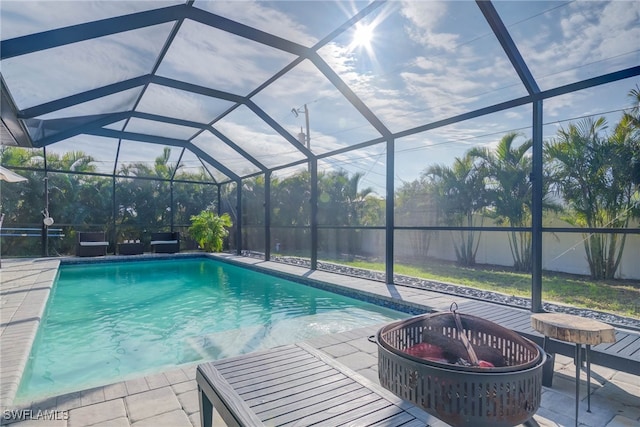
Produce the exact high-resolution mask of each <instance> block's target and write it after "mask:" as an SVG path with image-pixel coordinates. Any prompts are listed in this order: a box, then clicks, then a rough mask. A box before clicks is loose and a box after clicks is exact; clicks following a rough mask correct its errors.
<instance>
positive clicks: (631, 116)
mask: <svg viewBox="0 0 640 427" xmlns="http://www.w3.org/2000/svg"><path fill="white" fill-rule="evenodd" d="M627 96H628V97H629V98H630V99H631V105H632V107H631V109H630V110H629V111H627V112H625V114H624V117H623V119H622V120H623V124H624V125H625V126H628V127H630V128H631V131H632V132H635V136H633V137H632V138H631V141H630V147H629V148H630V150H629V151H630V152H629V153H627V154H628V155H629V157H628V158H629V163H630V164H631V179H632V181H633V182H634V183H635V184H636V185H637V186H640V87H638V85H636V87H635V88H634V89H631V90H630V91H629V93H628V94H627Z"/></svg>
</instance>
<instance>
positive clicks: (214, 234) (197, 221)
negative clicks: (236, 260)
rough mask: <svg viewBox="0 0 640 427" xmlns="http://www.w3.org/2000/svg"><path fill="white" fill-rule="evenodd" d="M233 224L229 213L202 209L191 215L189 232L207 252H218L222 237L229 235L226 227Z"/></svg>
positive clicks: (222, 242)
mask: <svg viewBox="0 0 640 427" xmlns="http://www.w3.org/2000/svg"><path fill="white" fill-rule="evenodd" d="M231 226H233V223H232V222H231V217H230V216H229V214H226V213H225V214H222V215H220V216H218V215H216V214H215V213H214V212H213V211H211V210H204V211H202V212H200V213H199V214H198V215H193V216H192V217H191V226H190V227H189V234H190V235H191V237H192V238H193V240H195V241H196V242H198V245H200V247H201V248H202V249H203V250H205V251H207V252H220V251H221V250H222V248H223V245H224V239H225V237H227V236H228V235H229V230H228V228H229V227H231Z"/></svg>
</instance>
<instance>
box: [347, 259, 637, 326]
mask: <svg viewBox="0 0 640 427" xmlns="http://www.w3.org/2000/svg"><path fill="white" fill-rule="evenodd" d="M338 262H339V263H340V264H345V265H349V266H353V267H358V268H364V269H368V270H377V271H384V264H383V263H375V262H366V261H355V262H346V261H338ZM394 272H395V273H396V274H402V275H405V276H413V277H419V278H423V279H431V280H434V281H439V282H446V283H452V284H456V285H462V286H469V287H474V288H478V289H483V290H488V291H495V292H501V293H503V294H507V295H514V296H519V297H525V298H530V297H531V274H529V273H516V272H514V271H509V270H508V269H506V268H504V269H500V268H486V267H480V266H476V267H474V268H470V267H460V266H458V265H455V264H453V263H443V262H429V263H424V264H421V265H420V266H414V265H400V264H396V265H395V268H394ZM542 299H543V301H545V302H550V303H558V304H565V305H571V306H574V307H583V308H589V309H592V310H598V311H605V312H608V313H613V314H617V315H621V316H627V317H634V318H640V283H639V282H638V281H624V280H619V281H618V280H616V281H601V282H598V281H592V280H589V278H585V277H583V276H575V275H569V274H560V273H551V272H543V277H542Z"/></svg>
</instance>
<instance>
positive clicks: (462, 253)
mask: <svg viewBox="0 0 640 427" xmlns="http://www.w3.org/2000/svg"><path fill="white" fill-rule="evenodd" d="M485 176H486V172H485V171H484V169H483V168H482V167H479V166H478V165H476V164H475V162H474V158H473V157H472V156H471V155H469V153H466V154H465V155H464V157H462V158H458V157H456V159H455V160H454V163H453V166H452V167H448V166H444V165H435V166H431V167H429V168H428V169H427V170H426V171H425V172H424V173H423V178H425V179H427V180H428V182H429V185H430V187H431V191H433V194H434V195H435V198H436V201H437V203H438V207H439V210H440V211H441V212H442V217H443V218H444V220H445V222H446V223H447V224H448V225H453V226H458V227H460V226H466V227H473V226H474V225H475V224H474V217H475V216H476V215H477V214H479V213H482V212H483V210H484V208H485V207H486V206H487V204H488V200H487V190H486V188H485ZM481 218H482V217H481ZM481 224H482V219H481ZM452 238H453V245H454V249H455V252H456V258H457V260H458V263H460V264H462V265H467V266H471V265H474V264H475V262H476V253H477V252H478V245H479V243H480V233H476V232H475V231H473V230H464V229H463V230H460V231H459V235H458V238H457V239H456V238H455V236H454V235H453V234H452Z"/></svg>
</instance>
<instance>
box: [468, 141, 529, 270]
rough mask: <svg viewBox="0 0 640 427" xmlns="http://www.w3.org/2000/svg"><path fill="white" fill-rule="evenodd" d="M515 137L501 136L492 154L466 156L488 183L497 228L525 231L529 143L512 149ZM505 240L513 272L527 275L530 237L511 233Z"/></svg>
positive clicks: (480, 152)
mask: <svg viewBox="0 0 640 427" xmlns="http://www.w3.org/2000/svg"><path fill="white" fill-rule="evenodd" d="M518 136H520V134H518V133H516V132H511V133H508V134H506V135H504V136H503V137H502V139H501V140H500V142H499V143H498V146H497V147H496V148H495V150H491V149H489V148H475V149H472V150H471V151H470V152H469V154H470V155H471V156H472V157H477V158H479V159H481V160H482V162H483V163H484V167H485V168H486V171H487V174H488V178H489V182H490V186H489V188H490V190H489V193H490V195H489V197H490V200H491V202H492V205H493V207H494V208H495V217H496V219H497V222H498V224H504V225H507V226H511V227H525V226H528V225H530V223H531V200H532V199H531V194H532V193H531V192H532V188H531V182H530V180H529V174H530V173H531V158H530V157H529V156H527V152H528V151H529V150H530V149H531V146H532V145H533V142H532V141H531V140H527V141H525V142H524V143H522V144H521V145H519V146H518V147H514V141H515V139H516V138H517V137H518ZM508 239H509V249H511V256H512V257H513V266H514V268H515V270H516V271H531V265H532V264H531V233H529V232H525V231H512V232H511V233H509V234H508Z"/></svg>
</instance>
